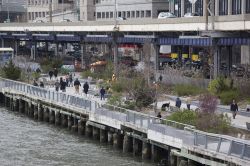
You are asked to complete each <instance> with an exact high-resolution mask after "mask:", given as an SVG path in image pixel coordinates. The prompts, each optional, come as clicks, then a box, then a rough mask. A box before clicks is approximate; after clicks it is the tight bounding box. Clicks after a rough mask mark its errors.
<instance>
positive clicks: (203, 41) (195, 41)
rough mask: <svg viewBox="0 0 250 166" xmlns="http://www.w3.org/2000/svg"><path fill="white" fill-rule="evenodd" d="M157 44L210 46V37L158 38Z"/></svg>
mask: <svg viewBox="0 0 250 166" xmlns="http://www.w3.org/2000/svg"><path fill="white" fill-rule="evenodd" d="M158 44H159V45H188V46H211V45H212V39H211V38H187V39H180V38H159V39H158Z"/></svg>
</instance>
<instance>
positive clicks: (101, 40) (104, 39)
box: [84, 37, 112, 43]
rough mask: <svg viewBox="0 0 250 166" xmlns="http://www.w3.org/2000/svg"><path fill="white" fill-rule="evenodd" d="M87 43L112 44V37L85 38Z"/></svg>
mask: <svg viewBox="0 0 250 166" xmlns="http://www.w3.org/2000/svg"><path fill="white" fill-rule="evenodd" d="M84 41H85V42H96V43H109V42H112V37H84Z"/></svg>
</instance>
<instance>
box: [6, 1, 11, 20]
mask: <svg viewBox="0 0 250 166" xmlns="http://www.w3.org/2000/svg"><path fill="white" fill-rule="evenodd" d="M6 22H7V23H9V22H10V10H9V0H7V20H6Z"/></svg>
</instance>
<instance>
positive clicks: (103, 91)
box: [100, 87, 106, 100]
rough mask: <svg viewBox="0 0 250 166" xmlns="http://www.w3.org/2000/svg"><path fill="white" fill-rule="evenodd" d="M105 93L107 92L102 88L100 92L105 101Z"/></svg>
mask: <svg viewBox="0 0 250 166" xmlns="http://www.w3.org/2000/svg"><path fill="white" fill-rule="evenodd" d="M105 93H106V91H105V89H104V88H103V87H102V88H101V90H100V94H101V100H102V99H103V100H105V97H104V95H105Z"/></svg>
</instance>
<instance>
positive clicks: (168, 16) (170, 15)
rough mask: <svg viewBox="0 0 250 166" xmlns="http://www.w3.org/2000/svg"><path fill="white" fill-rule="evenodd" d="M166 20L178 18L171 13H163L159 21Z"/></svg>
mask: <svg viewBox="0 0 250 166" xmlns="http://www.w3.org/2000/svg"><path fill="white" fill-rule="evenodd" d="M164 18H176V16H175V15H174V14H173V13H170V12H161V13H159V15H158V19H164Z"/></svg>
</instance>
